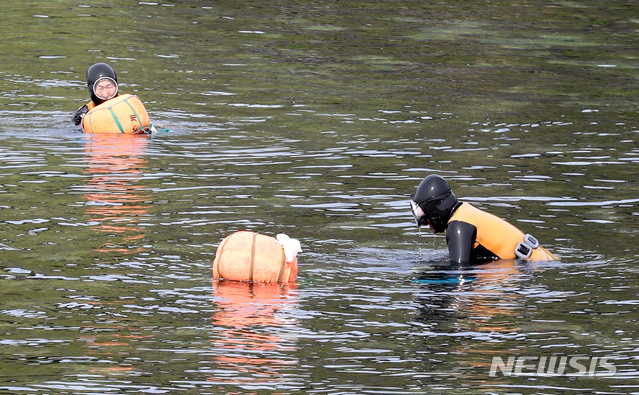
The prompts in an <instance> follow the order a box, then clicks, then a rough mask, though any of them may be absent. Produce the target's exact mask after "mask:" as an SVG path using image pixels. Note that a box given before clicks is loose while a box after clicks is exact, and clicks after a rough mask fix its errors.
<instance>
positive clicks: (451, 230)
mask: <svg viewBox="0 0 639 395" xmlns="http://www.w3.org/2000/svg"><path fill="white" fill-rule="evenodd" d="M476 238H477V228H476V227H475V226H474V225H471V224H469V223H468V222H462V221H451V222H450V223H449V224H448V228H447V229H446V243H447V244H448V252H449V255H450V261H451V262H454V263H459V264H467V263H471V261H470V257H471V253H472V251H473V244H474V243H475V239H476Z"/></svg>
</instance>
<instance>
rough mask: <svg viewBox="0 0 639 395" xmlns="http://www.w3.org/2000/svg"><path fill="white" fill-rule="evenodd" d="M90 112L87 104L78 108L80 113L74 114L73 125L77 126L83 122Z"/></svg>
mask: <svg viewBox="0 0 639 395" xmlns="http://www.w3.org/2000/svg"><path fill="white" fill-rule="evenodd" d="M88 111H89V107H87V105H86V104H85V105H84V106H82V107H80V108H78V111H76V112H75V114H73V123H74V124H75V125H76V126H77V125H79V124H80V123H81V122H82V118H84V114H86V113H87V112H88Z"/></svg>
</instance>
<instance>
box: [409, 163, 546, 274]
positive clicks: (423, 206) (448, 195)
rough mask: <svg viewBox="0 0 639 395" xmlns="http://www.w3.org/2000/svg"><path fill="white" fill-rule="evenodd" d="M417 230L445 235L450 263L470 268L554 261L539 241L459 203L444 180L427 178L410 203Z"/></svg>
mask: <svg viewBox="0 0 639 395" xmlns="http://www.w3.org/2000/svg"><path fill="white" fill-rule="evenodd" d="M411 209H412V212H413V216H414V217H415V222H416V223H417V226H422V225H429V226H430V228H431V229H432V230H433V232H434V233H441V232H446V243H447V244H448V252H449V254H450V260H451V262H454V263H459V264H468V263H480V262H490V261H494V260H497V259H515V258H519V259H532V260H554V259H557V258H556V257H555V256H554V255H553V254H551V253H550V252H548V251H547V250H546V249H544V248H543V247H541V246H540V245H539V242H538V241H537V239H535V238H534V237H533V236H531V235H529V234H524V233H523V232H522V231H520V230H519V229H517V228H516V227H515V226H513V225H511V224H510V223H508V222H506V221H504V220H503V219H501V218H498V217H496V216H494V215H492V214H489V213H486V212H484V211H481V210H479V209H477V208H475V207H473V206H472V205H470V204H469V203H464V202H460V201H458V200H457V197H456V196H455V194H454V193H453V191H452V190H451V189H450V186H449V185H448V183H447V182H446V180H444V179H443V178H442V177H440V176H438V175H435V174H431V175H429V176H428V177H426V178H424V180H422V182H421V183H420V184H419V187H418V188H417V192H416V193H415V197H414V198H413V201H412V202H411Z"/></svg>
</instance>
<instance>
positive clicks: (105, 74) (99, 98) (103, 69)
mask: <svg viewBox="0 0 639 395" xmlns="http://www.w3.org/2000/svg"><path fill="white" fill-rule="evenodd" d="M87 86H88V88H89V95H90V97H91V101H90V102H89V103H87V104H85V105H83V106H82V107H80V108H79V109H78V110H77V111H76V112H75V114H73V123H74V124H75V125H80V123H82V118H83V117H84V115H85V114H86V113H87V112H89V110H91V109H92V108H93V107H95V106H99V105H100V104H102V103H104V102H105V101H107V100H111V99H113V98H114V97H117V96H118V77H117V75H116V74H115V70H113V68H112V67H111V66H109V65H108V64H106V63H96V64H94V65H93V66H91V67H89V69H88V70H87Z"/></svg>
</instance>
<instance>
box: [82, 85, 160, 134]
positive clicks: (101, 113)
mask: <svg viewBox="0 0 639 395" xmlns="http://www.w3.org/2000/svg"><path fill="white" fill-rule="evenodd" d="M150 125H151V120H150V119H149V114H148V113H147V112H146V108H144V104H142V102H141V101H140V99H139V98H138V97H137V96H135V95H129V94H123V95H119V96H116V97H114V98H113V99H110V100H107V101H105V102H104V103H102V104H100V105H98V106H95V107H93V108H92V109H91V110H89V112H88V113H86V115H85V116H84V118H83V119H82V130H84V132H85V133H122V134H139V133H145V132H146V130H148V129H149V126H150Z"/></svg>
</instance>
